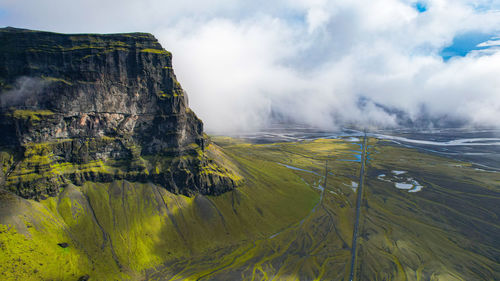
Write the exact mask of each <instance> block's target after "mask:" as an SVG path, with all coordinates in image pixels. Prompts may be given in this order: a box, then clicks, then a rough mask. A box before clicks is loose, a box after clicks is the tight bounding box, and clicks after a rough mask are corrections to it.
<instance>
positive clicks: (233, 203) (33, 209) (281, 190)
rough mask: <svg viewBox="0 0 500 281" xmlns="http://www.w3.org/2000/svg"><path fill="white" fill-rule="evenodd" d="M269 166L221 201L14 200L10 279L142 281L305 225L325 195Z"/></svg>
mask: <svg viewBox="0 0 500 281" xmlns="http://www.w3.org/2000/svg"><path fill="white" fill-rule="evenodd" d="M211 153H212V154H213V155H214V156H217V157H218V159H217V160H216V161H226V162H227V161H229V158H228V157H227V156H225V155H224V154H223V153H222V152H220V151H218V150H217V149H213V150H212V152H211ZM262 163H263V164H265V165H264V166H261V165H258V164H257V163H251V164H249V165H248V166H245V169H248V170H251V171H248V172H245V173H248V175H251V177H248V179H247V180H246V184H245V185H244V186H242V187H241V188H239V189H237V190H235V191H232V192H228V193H226V194H223V195H221V196H216V197H212V196H202V195H198V196H195V197H186V196H183V195H175V194H173V193H170V192H168V191H166V190H165V189H164V188H161V187H158V186H156V185H153V184H149V183H132V182H128V181H114V182H111V183H93V182H86V183H85V184H83V185H82V186H75V185H72V184H67V185H66V186H65V188H64V190H63V191H62V192H61V193H60V194H59V196H58V197H53V198H49V199H46V200H42V201H40V202H36V201H32V200H25V199H21V198H19V197H16V196H14V195H11V194H10V193H6V192H4V193H3V194H5V196H4V197H6V198H7V199H8V200H7V199H5V200H3V201H5V202H10V203H9V204H4V205H2V206H4V207H3V208H2V212H1V214H2V216H1V217H0V218H1V223H2V232H1V233H0V239H1V240H0V241H1V242H2V243H1V245H2V248H1V250H2V255H1V256H2V259H3V260H2V265H1V267H0V272H1V273H2V274H3V276H5V278H6V279H7V280H21V279H22V280H29V279H30V278H31V279H32V280H76V279H77V278H78V277H79V276H83V275H85V274H89V275H90V277H91V278H92V279H91V280H120V279H140V278H142V277H141V276H143V272H144V270H145V269H149V268H152V267H154V266H159V265H161V264H164V263H168V262H169V261H170V262H172V261H178V260H186V259H188V258H191V257H195V256H206V255H209V254H210V253H211V252H212V251H216V250H217V249H221V248H227V247H231V245H239V244H241V243H242V241H252V240H254V239H258V238H259V237H266V236H268V235H270V234H272V233H273V232H277V231H278V230H279V229H282V228H285V227H287V226H289V225H291V224H294V223H296V222H297V221H298V220H300V219H301V218H303V217H305V216H306V215H307V213H308V212H309V211H310V209H311V208H312V207H313V206H314V204H315V203H316V202H317V200H318V194H317V192H315V191H314V190H312V189H311V188H310V187H309V186H308V185H306V184H305V183H304V182H302V180H301V179H300V177H298V176H297V175H295V174H294V173H293V172H291V171H290V170H288V169H286V168H284V167H282V166H280V165H278V164H275V163H274V164H273V163H268V164H266V163H265V162H262ZM226 164H228V163H226ZM230 165H231V164H230ZM232 165H234V166H236V165H238V166H240V165H241V163H239V162H238V163H236V164H232ZM277 174H279V175H280V176H279V177H278V176H276V175H277ZM289 206H294V208H289ZM27 226H33V227H29V228H27ZM63 242H65V243H68V244H69V247H68V248H66V249H63V248H61V247H59V246H58V245H57V244H58V243H63ZM32 249H34V250H33V251H32ZM43 256H46V257H49V258H47V259H44V261H43V262H39V261H40V258H41V257H43ZM20 268H21V270H20Z"/></svg>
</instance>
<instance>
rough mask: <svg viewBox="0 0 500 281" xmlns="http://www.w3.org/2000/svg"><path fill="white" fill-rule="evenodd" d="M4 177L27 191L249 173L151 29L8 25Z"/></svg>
mask: <svg viewBox="0 0 500 281" xmlns="http://www.w3.org/2000/svg"><path fill="white" fill-rule="evenodd" d="M0 42H2V43H1V44H0V91H1V94H0V102H1V109H0V133H1V137H0V163H1V164H2V169H1V170H0V184H1V185H2V186H4V188H6V189H8V190H11V191H13V192H15V193H16V194H18V195H20V196H22V197H24V198H35V199H41V198H44V197H46V196H55V195H56V194H58V192H59V190H60V189H61V188H62V187H63V186H65V185H66V184H68V183H73V184H77V185H78V184H81V183H83V182H85V181H98V182H109V181H113V180H115V179H125V180H129V181H141V182H152V183H155V184H159V185H161V186H163V187H165V188H166V189H168V190H169V191H171V192H174V193H181V194H185V195H188V196H190V195H194V194H197V193H201V194H220V193H223V192H225V191H228V190H231V189H233V188H234V187H235V186H236V185H237V184H238V182H239V181H240V180H241V179H240V177H239V176H238V173H237V172H235V171H234V170H232V169H228V168H226V167H225V166H224V163H223V160H221V159H222V158H223V157H219V156H218V155H219V152H218V151H214V150H217V148H216V147H214V146H213V145H211V144H210V141H209V139H208V137H207V136H206V135H204V134H203V123H202V122H201V121H200V119H198V118H197V117H196V115H195V114H194V113H193V111H191V110H190V109H189V107H188V105H187V97H186V93H185V92H184V91H183V89H182V88H181V85H180V84H179V82H178V81H177V79H176V77H175V74H174V71H173V69H172V60H171V59H172V56H171V54H170V53H169V52H168V51H166V50H164V49H163V48H162V46H161V45H160V44H159V43H158V40H157V39H156V38H155V37H154V36H153V35H150V34H145V33H130V34H109V35H97V34H57V33H49V32H40V31H31V30H24V29H16V28H3V29H0Z"/></svg>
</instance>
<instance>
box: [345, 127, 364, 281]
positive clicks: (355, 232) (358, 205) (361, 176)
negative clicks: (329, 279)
mask: <svg viewBox="0 0 500 281" xmlns="http://www.w3.org/2000/svg"><path fill="white" fill-rule="evenodd" d="M366 142H367V138H366V133H365V136H364V137H363V154H362V155H361V170H360V172H359V186H358V190H357V191H358V199H357V200H356V221H355V222H354V230H353V233H352V249H351V252H352V257H351V273H350V274H349V280H350V281H353V279H354V271H355V270H356V245H357V242H358V229H359V215H360V212H361V210H360V209H361V200H362V195H363V179H364V174H365V162H366Z"/></svg>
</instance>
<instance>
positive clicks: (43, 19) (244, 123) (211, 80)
mask: <svg viewBox="0 0 500 281" xmlns="http://www.w3.org/2000/svg"><path fill="white" fill-rule="evenodd" d="M96 5H97V2H95V3H94V2H93V1H90V2H89V1H86V2H77V3H71V4H70V3H67V2H65V1H57V0H52V1H48V2H44V3H43V4H41V3H39V2H37V1H33V0H27V1H19V2H18V1H16V2H5V1H4V2H3V3H2V10H1V13H0V25H16V26H19V27H28V28H34V29H45V30H55V31H60V32H100V33H102V32H125V31H126V32H128V31H130V30H137V31H147V32H152V33H154V34H155V35H156V36H157V37H158V39H159V41H160V42H161V43H162V44H163V45H164V46H168V48H169V50H172V52H173V53H174V54H175V56H174V58H173V64H174V65H175V67H176V69H177V73H178V78H179V81H180V82H181V83H182V84H183V85H184V88H185V90H186V91H187V92H188V93H189V94H190V97H191V106H192V108H193V109H194V110H195V111H196V112H198V114H199V116H200V117H201V118H202V119H203V120H204V121H205V124H206V128H207V130H208V131H212V132H217V131H218V132H222V131H245V130H254V129H257V128H260V127H262V126H265V125H266V124H268V123H269V122H270V120H271V119H272V117H273V116H276V114H278V115H280V116H282V117H284V118H285V119H287V120H291V121H293V122H298V123H304V124H310V125H313V126H316V127H322V128H336V127H338V126H343V125H345V124H351V123H356V124H362V125H365V126H372V127H393V126H400V125H404V126H406V125H408V124H415V123H419V124H420V123H422V122H420V121H419V120H427V121H426V122H424V123H428V124H429V126H440V125H442V124H445V126H447V124H448V123H452V124H459V125H466V126H489V127H491V126H495V127H496V126H498V125H497V124H498V122H497V120H498V119H499V118H500V116H499V112H500V97H499V95H500V94H499V92H500V91H499V89H500V82H499V80H498V79H497V77H498V76H499V74H500V51H499V45H500V41H499V39H498V36H499V35H500V12H499V9H500V7H499V4H498V3H496V2H495V1H471V0H460V1H451V0H428V1H409V0H376V1H326V0H317V1H301V0H280V1H273V2H272V3H269V2H267V1H252V3H242V2H232V1H225V0H218V1H212V3H210V5H208V4H203V3H198V2H196V1H187V2H186V1H184V2H182V3H178V2H173V1H159V0H152V1H147V2H144V3H143V2H137V1H107V2H106V4H104V5H101V4H99V9H98V11H96V10H95V9H94V7H95V6H96ZM61 11H64V12H61ZM363 99H364V100H365V101H366V102H363V103H360V102H359V101H360V100H363ZM386 109H390V110H386ZM396 112H399V113H396ZM402 115H404V116H405V117H404V118H402V119H401V116H402Z"/></svg>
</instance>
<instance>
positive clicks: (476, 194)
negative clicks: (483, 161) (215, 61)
mask: <svg viewBox="0 0 500 281" xmlns="http://www.w3.org/2000/svg"><path fill="white" fill-rule="evenodd" d="M213 140H214V143H215V144H216V145H217V146H219V147H221V148H222V149H223V151H224V152H225V153H226V155H227V159H224V161H231V163H232V165H234V166H235V167H236V169H237V170H239V171H240V173H241V175H242V176H243V177H244V178H245V182H244V184H243V185H242V186H240V187H239V188H237V189H236V190H234V191H231V192H227V193H225V194H223V195H221V196H196V197H193V198H189V197H185V196H180V195H174V194H171V193H169V192H167V191H166V190H165V189H163V188H161V187H158V186H155V185H152V184H147V183H130V182H126V181H116V182H113V183H107V184H103V183H90V182H88V183H86V184H84V185H83V186H74V185H71V184H69V185H68V186H67V187H66V188H65V189H64V191H63V192H62V193H61V194H60V195H59V197H56V198H50V199H47V200H43V201H41V202H35V201H30V200H24V199H20V198H18V197H15V196H13V195H11V194H8V193H6V192H2V193H0V200H1V203H2V205H1V206H0V223H1V225H0V274H1V275H2V276H4V277H5V278H6V280H78V279H79V278H81V277H84V276H87V275H88V276H89V277H90V279H89V280H127V279H131V280H232V281H233V280H274V281H277V280H344V281H347V280H349V274H350V272H351V248H352V241H353V240H352V237H353V228H354V222H355V215H356V212H355V209H356V208H355V207H356V202H357V197H358V194H357V191H359V190H360V188H359V187H360V185H359V184H360V182H359V181H360V180H359V176H360V172H361V171H360V168H361V162H362V161H363V160H364V161H366V162H365V170H364V173H363V175H364V180H365V182H364V185H363V189H362V192H363V194H362V201H360V213H359V229H358V234H357V237H358V238H357V239H358V240H357V251H356V252H357V254H356V260H355V263H354V265H355V268H353V270H352V271H353V272H354V278H353V280H409V281H410V280H422V281H423V280H464V281H465V280H500V240H498V239H497V238H498V233H500V219H499V217H500V204H499V203H500V184H499V183H500V173H498V172H490V171H484V170H480V169H475V167H473V166H472V165H470V164H468V163H466V162H460V161H455V160H451V159H449V158H443V157H438V156H435V155H432V154H428V153H422V152H419V151H417V150H415V149H410V148H405V147H402V146H397V145H394V144H393V143H390V142H386V141H384V140H381V139H376V138H369V139H368V142H367V146H366V157H362V153H361V152H362V148H363V145H362V139H356V138H352V139H342V138H340V139H318V140H311V141H301V142H288V143H271V144H249V143H245V142H243V141H241V140H238V139H231V138H225V137H215V138H213ZM63 242H64V243H68V245H69V246H68V247H66V248H62V247H60V246H58V245H57V244H58V243H63Z"/></svg>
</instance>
